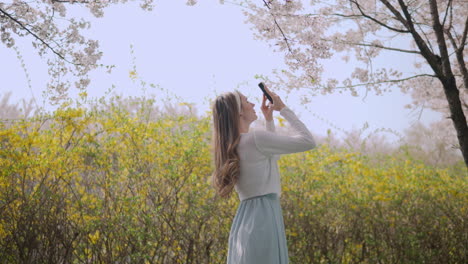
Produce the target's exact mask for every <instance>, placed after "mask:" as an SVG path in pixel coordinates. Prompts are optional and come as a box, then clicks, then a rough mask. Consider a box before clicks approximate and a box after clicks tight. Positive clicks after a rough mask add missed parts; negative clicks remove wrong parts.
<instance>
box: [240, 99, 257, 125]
mask: <svg viewBox="0 0 468 264" xmlns="http://www.w3.org/2000/svg"><path fill="white" fill-rule="evenodd" d="M240 97H241V105H242V111H241V114H242V116H241V118H243V119H244V120H246V121H248V122H253V121H255V120H257V118H258V117H257V113H256V112H255V109H254V106H255V104H254V103H251V102H250V101H249V100H248V99H247V97H246V96H244V95H243V94H241V96H240Z"/></svg>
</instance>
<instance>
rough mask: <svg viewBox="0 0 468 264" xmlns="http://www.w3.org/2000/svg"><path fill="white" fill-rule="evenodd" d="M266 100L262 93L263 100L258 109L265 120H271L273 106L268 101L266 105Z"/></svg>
mask: <svg viewBox="0 0 468 264" xmlns="http://www.w3.org/2000/svg"><path fill="white" fill-rule="evenodd" d="M266 100H267V97H266V95H265V94H263V101H262V106H261V107H260V109H261V110H262V112H263V115H264V116H265V120H266V121H271V120H273V107H272V104H270V103H268V105H266V104H265V103H266Z"/></svg>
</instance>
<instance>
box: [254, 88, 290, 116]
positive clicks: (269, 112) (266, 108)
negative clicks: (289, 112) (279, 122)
mask: <svg viewBox="0 0 468 264" xmlns="http://www.w3.org/2000/svg"><path fill="white" fill-rule="evenodd" d="M265 90H266V91H267V93H268V94H269V95H270V96H271V98H272V99H273V104H272V103H270V102H269V103H268V105H266V100H267V97H266V95H265V94H263V101H262V106H261V108H260V109H261V110H262V112H263V115H264V116H265V119H266V120H267V121H271V120H273V110H276V111H281V109H283V108H284V107H285V106H286V105H285V104H284V103H283V100H281V98H280V97H279V96H278V95H277V94H276V93H274V92H272V91H270V89H268V87H267V86H266V85H265Z"/></svg>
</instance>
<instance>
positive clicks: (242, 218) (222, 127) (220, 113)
mask: <svg viewBox="0 0 468 264" xmlns="http://www.w3.org/2000/svg"><path fill="white" fill-rule="evenodd" d="M265 89H266V90H267V92H268V93H269V94H270V95H271V97H272V98H273V104H270V103H269V104H268V105H267V104H266V96H265V95H263V102H262V106H261V108H260V109H261V110H262V112H263V115H264V116H265V120H266V131H249V127H250V124H251V123H252V122H253V121H255V120H256V119H257V114H256V112H255V110H254V106H255V105H254V104H253V103H251V102H249V101H248V100H247V98H246V97H245V96H244V95H243V94H241V93H240V92H238V91H237V90H235V91H234V92H228V93H224V94H222V95H220V96H218V97H217V98H216V100H215V102H214V104H213V125H214V131H213V145H214V162H215V171H214V173H213V186H214V188H215V189H216V191H217V193H218V194H219V195H220V196H221V197H227V196H229V194H230V193H231V192H232V190H233V189H235V190H236V192H237V194H238V195H239V199H240V201H241V203H240V205H239V207H238V209H237V213H236V216H235V217H234V220H233V222H232V226H231V231H230V233H229V248H228V256H227V263H228V264H262V263H265V264H266V263H268V264H286V263H288V261H289V259H288V248H287V244H286V233H285V231H284V223H283V215H282V209H281V206H280V200H279V198H280V196H281V186H280V175H279V171H278V165H277V160H278V159H279V157H280V154H287V153H295V152H302V151H306V150H309V149H312V148H314V147H315V141H314V139H313V137H312V134H311V133H310V132H309V130H308V129H307V127H306V126H305V125H304V124H303V123H302V122H301V121H300V120H299V119H298V118H297V116H296V115H295V114H294V113H293V112H292V111H291V109H289V108H288V107H286V106H285V105H284V103H283V101H282V100H281V98H280V97H279V96H278V95H276V94H275V93H273V92H271V91H270V90H269V89H268V88H265ZM273 111H279V113H280V115H282V116H283V117H284V118H285V119H286V120H287V121H288V122H289V123H290V125H291V126H292V127H293V128H294V130H295V131H296V132H297V135H295V136H282V135H278V134H276V133H275V125H274V121H273Z"/></svg>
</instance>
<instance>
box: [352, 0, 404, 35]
mask: <svg viewBox="0 0 468 264" xmlns="http://www.w3.org/2000/svg"><path fill="white" fill-rule="evenodd" d="M351 3H353V4H355V5H356V7H357V8H358V9H359V12H361V15H360V16H359V17H361V16H363V17H365V18H367V19H369V20H372V21H373V22H375V23H377V24H379V25H381V26H382V27H385V28H387V29H390V30H392V31H396V32H399V33H410V31H409V30H403V29H398V28H394V27H390V26H388V25H387V24H385V23H383V22H381V21H379V20H377V19H376V18H374V17H371V16H369V15H367V14H366V13H364V11H363V10H362V8H361V5H359V3H358V2H357V1H354V0H351Z"/></svg>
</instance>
